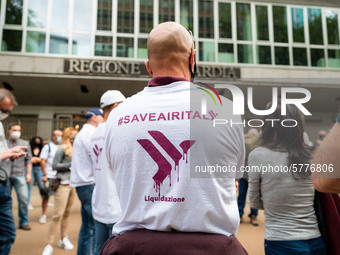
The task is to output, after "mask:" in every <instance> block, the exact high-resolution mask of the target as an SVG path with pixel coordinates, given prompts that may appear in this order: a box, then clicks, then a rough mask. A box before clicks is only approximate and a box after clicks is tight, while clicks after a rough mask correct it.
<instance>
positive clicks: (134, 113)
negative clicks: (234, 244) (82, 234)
mask: <svg viewBox="0 0 340 255" xmlns="http://www.w3.org/2000/svg"><path fill="white" fill-rule="evenodd" d="M150 85H151V86H150ZM203 97H207V102H208V107H207V108H208V109H207V110H208V111H207V114H202V113H201V98H203ZM216 100H218V99H216ZM221 101H222V103H223V107H222V106H221V105H220V102H219V101H217V102H218V103H219V104H216V105H214V102H213V100H212V99H211V98H210V97H209V95H208V94H207V93H206V92H204V91H202V90H200V89H198V88H197V86H196V85H192V84H190V82H189V81H184V80H183V78H180V79H179V78H176V77H170V76H165V77H156V78H154V79H152V80H151V81H150V82H149V86H148V87H146V88H144V90H143V91H141V92H139V93H138V94H136V95H134V96H132V97H131V98H128V99H127V100H126V101H124V103H122V104H121V105H119V107H117V109H115V111H113V112H111V114H110V116H109V118H108V120H107V122H106V139H105V150H106V155H107V158H108V161H109V164H110V165H111V166H112V169H113V172H114V179H115V182H116V187H117V192H118V195H119V198H120V204H121V208H122V216H121V217H120V219H119V221H118V222H117V223H116V224H115V225H114V227H113V234H114V235H116V234H120V233H123V232H125V231H129V230H133V229H138V228H146V229H149V230H158V231H172V230H176V231H183V232H205V233H215V234H222V235H226V236H230V235H235V234H236V231H237V229H238V227H239V220H240V219H239V213H238V207H237V201H236V187H235V178H240V177H241V176H242V173H240V172H239V170H240V168H241V166H242V165H243V162H244V151H245V149H244V137H243V126H242V125H234V126H233V127H232V128H231V127H230V126H229V125H216V127H214V126H213V119H214V118H216V116H218V118H223V119H228V121H229V122H231V121H233V122H234V123H235V122H238V123H241V118H240V116H233V115H232V112H231V111H232V104H231V101H230V100H228V99H226V98H221ZM209 166H213V167H215V169H217V168H218V167H220V168H219V169H220V170H221V167H224V169H225V168H226V167H229V168H230V167H231V168H232V169H234V170H235V172H231V173H224V172H223V173H219V174H215V173H212V174H210V173H207V172H206V169H207V167H209ZM212 177H214V178H212Z"/></svg>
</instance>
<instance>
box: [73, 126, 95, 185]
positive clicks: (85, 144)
mask: <svg viewBox="0 0 340 255" xmlns="http://www.w3.org/2000/svg"><path fill="white" fill-rule="evenodd" d="M95 130H96V127H95V126H93V125H90V124H84V126H83V128H82V129H81V130H80V131H79V133H78V135H77V136H76V138H75V140H74V142H73V151H72V165H71V169H72V170H71V179H70V186H71V187H79V186H85V185H90V184H94V176H93V172H92V160H91V155H90V149H91V147H90V141H91V137H92V135H93V133H94V131H95Z"/></svg>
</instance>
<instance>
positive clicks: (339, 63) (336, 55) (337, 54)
mask: <svg viewBox="0 0 340 255" xmlns="http://www.w3.org/2000/svg"><path fill="white" fill-rule="evenodd" d="M328 67H331V68H340V50H328Z"/></svg>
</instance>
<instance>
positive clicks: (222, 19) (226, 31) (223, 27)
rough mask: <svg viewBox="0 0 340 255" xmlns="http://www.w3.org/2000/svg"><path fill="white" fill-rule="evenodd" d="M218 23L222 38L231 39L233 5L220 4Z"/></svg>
mask: <svg viewBox="0 0 340 255" xmlns="http://www.w3.org/2000/svg"><path fill="white" fill-rule="evenodd" d="M218 21H219V32H220V33H219V34H220V38H231V37H232V33H231V5H230V3H219V4H218Z"/></svg>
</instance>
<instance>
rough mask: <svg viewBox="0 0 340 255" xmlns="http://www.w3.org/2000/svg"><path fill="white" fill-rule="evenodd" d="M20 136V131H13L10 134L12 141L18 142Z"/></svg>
mask: <svg viewBox="0 0 340 255" xmlns="http://www.w3.org/2000/svg"><path fill="white" fill-rule="evenodd" d="M20 136H21V132H20V131H13V132H12V133H11V137H12V138H13V139H14V140H18V139H19V138H20Z"/></svg>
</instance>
